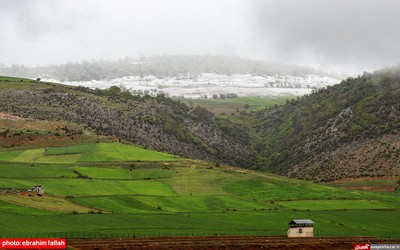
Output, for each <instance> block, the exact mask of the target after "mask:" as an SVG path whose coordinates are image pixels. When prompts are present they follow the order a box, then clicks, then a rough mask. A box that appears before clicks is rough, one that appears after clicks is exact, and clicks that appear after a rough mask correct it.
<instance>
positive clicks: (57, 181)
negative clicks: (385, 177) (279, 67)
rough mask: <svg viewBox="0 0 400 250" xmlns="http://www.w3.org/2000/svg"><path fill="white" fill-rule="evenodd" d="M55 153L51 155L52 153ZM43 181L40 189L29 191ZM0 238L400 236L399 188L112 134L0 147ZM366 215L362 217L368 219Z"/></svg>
mask: <svg viewBox="0 0 400 250" xmlns="http://www.w3.org/2000/svg"><path fill="white" fill-rule="evenodd" d="M54 157H56V158H54ZM36 185H43V187H44V189H45V195H44V196H41V197H39V196H36V195H33V196H28V192H26V190H27V189H30V188H32V187H33V186H36ZM0 191H1V192H0V213H1V214H2V219H1V220H0V235H1V236H2V237H23V236H28V237H34V236H40V237H55V236H59V237H65V236H67V237H92V238H93V237H121V236H128V235H130V236H132V235H135V236H137V237H143V236H147V237H148V236H181V235H215V234H218V235H285V234H286V230H287V223H288V222H289V221H290V220H292V219H294V218H310V219H312V220H313V221H314V222H315V223H316V224H315V234H316V236H378V237H399V235H400V231H399V228H398V225H397V221H396V220H393V218H397V217H399V216H400V210H399V208H400V196H398V195H396V194H393V193H370V192H360V191H350V190H346V189H342V188H335V187H329V186H324V185H319V184H315V183H312V182H307V181H301V180H296V179H289V178H285V177H281V176H277V175H273V174H267V173H261V172H256V171H250V170H243V169H240V168H236V167H231V166H227V165H216V164H211V163H209V162H204V161H198V160H189V159H184V158H180V157H176V156H174V155H169V154H165V153H159V152H156V151H152V150H146V149H143V148H139V147H137V146H133V145H126V144H121V143H117V142H108V143H106V142H102V143H88V144H78V145H72V146H64V147H45V148H32V147H28V148H24V147H19V148H18V149H2V150H0ZM365 218H369V219H368V220H366V219H365Z"/></svg>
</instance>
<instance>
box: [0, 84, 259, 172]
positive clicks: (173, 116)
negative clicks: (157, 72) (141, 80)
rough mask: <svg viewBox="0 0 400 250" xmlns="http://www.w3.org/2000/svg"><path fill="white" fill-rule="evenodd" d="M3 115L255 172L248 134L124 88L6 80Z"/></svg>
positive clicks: (199, 111) (0, 100)
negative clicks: (66, 125)
mask: <svg viewBox="0 0 400 250" xmlns="http://www.w3.org/2000/svg"><path fill="white" fill-rule="evenodd" d="M0 112H6V113H9V114H13V115H18V116H22V117H29V118H34V119H40V120H49V121H58V120H64V121H68V122H74V123H77V124H80V125H83V126H84V127H85V128H87V129H89V130H92V131H94V132H96V133H97V134H100V135H107V136H114V137H116V138H118V139H123V140H127V141H130V142H133V143H136V144H139V145H142V146H145V147H149V148H152V149H156V150H159V151H164V152H170V153H174V154H178V155H181V156H185V157H191V158H198V159H208V160H212V161H216V162H226V163H228V162H229V163H231V164H235V165H238V166H243V167H249V166H250V165H252V163H253V159H254V157H253V153H252V151H251V150H250V148H251V147H250V145H251V141H250V140H248V138H249V136H248V135H247V133H248V132H247V131H246V128H244V127H241V126H230V125H229V124H225V123H224V122H223V121H221V120H220V119H217V118H216V117H215V116H214V115H213V114H212V113H210V112H208V111H207V110H206V109H204V108H200V107H188V106H187V105H185V104H182V103H179V102H176V101H173V100H171V99H168V98H165V97H164V96H158V97H157V98H153V97H150V96H142V97H140V96H132V95H131V94H130V93H129V92H126V91H121V90H120V89H119V88H118V87H112V88H110V89H108V90H90V89H87V88H82V87H70V86H64V85H60V84H52V83H44V82H40V81H31V80H26V79H18V78H6V77H3V78H0Z"/></svg>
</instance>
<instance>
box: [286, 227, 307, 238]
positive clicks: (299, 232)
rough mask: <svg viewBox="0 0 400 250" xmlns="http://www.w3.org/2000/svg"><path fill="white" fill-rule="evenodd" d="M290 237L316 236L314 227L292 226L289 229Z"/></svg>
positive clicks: (288, 234)
mask: <svg viewBox="0 0 400 250" xmlns="http://www.w3.org/2000/svg"><path fill="white" fill-rule="evenodd" d="M287 236H288V237H314V228H313V227H291V228H289V229H288V231H287Z"/></svg>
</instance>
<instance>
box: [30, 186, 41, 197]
mask: <svg viewBox="0 0 400 250" xmlns="http://www.w3.org/2000/svg"><path fill="white" fill-rule="evenodd" d="M28 194H29V196H31V195H32V194H36V195H37V196H42V195H43V194H44V187H43V186H41V185H39V186H34V187H32V188H31V189H29V190H28Z"/></svg>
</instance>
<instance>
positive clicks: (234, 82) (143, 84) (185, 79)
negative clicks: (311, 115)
mask: <svg viewBox="0 0 400 250" xmlns="http://www.w3.org/2000/svg"><path fill="white" fill-rule="evenodd" d="M339 82H340V80H339V79H336V78H332V77H327V76H318V75H307V76H305V77H298V76H281V75H275V76H257V75H251V74H232V75H227V74H211V73H207V74H199V75H181V76H174V77H159V76H151V75H150V76H126V77H122V78H117V79H111V80H92V81H83V82H63V83H64V84H68V85H74V86H84V87H89V88H93V89H94V88H99V89H106V88H109V87H111V86H117V87H120V88H121V89H126V90H129V91H131V92H132V93H142V94H149V95H157V94H160V93H163V94H165V95H167V96H170V97H185V98H193V99H197V98H211V97H212V96H213V95H220V94H236V95H237V96H239V97H275V96H288V95H289V96H302V95H305V94H309V93H311V91H312V90H313V89H319V88H324V87H326V86H331V85H334V84H338V83H339Z"/></svg>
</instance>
